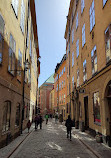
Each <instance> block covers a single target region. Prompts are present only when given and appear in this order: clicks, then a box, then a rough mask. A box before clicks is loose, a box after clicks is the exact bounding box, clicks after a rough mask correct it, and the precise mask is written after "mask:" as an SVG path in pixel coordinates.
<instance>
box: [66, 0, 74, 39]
mask: <svg viewBox="0 0 111 158" xmlns="http://www.w3.org/2000/svg"><path fill="white" fill-rule="evenodd" d="M74 1H75V0H70V5H69V11H68V16H67V22H66V28H65V34H64V38H65V39H66V38H67V37H66V36H67V29H68V19H69V16H70V14H71V11H72V7H73V3H74Z"/></svg>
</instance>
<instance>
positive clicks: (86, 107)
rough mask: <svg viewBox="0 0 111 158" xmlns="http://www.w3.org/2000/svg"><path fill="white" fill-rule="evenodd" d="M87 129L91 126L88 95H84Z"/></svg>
mask: <svg viewBox="0 0 111 158" xmlns="http://www.w3.org/2000/svg"><path fill="white" fill-rule="evenodd" d="M84 110H85V111H84V112H85V129H88V128H89V110H88V96H86V97H84Z"/></svg>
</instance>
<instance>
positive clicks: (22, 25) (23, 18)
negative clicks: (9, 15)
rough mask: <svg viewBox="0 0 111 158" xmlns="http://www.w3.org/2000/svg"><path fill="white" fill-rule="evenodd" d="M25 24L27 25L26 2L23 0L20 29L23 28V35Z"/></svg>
mask: <svg viewBox="0 0 111 158" xmlns="http://www.w3.org/2000/svg"><path fill="white" fill-rule="evenodd" d="M24 23H25V4H24V0H22V3H21V21H20V27H21V30H22V32H23V33H24Z"/></svg>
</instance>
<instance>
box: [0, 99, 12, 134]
mask: <svg viewBox="0 0 111 158" xmlns="http://www.w3.org/2000/svg"><path fill="white" fill-rule="evenodd" d="M10 116H11V102H10V101H6V102H5V103H4V107H3V121H2V132H6V131H8V130H9V128H10Z"/></svg>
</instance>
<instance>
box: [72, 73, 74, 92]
mask: <svg viewBox="0 0 111 158" xmlns="http://www.w3.org/2000/svg"><path fill="white" fill-rule="evenodd" d="M73 88H74V76H73V77H72V90H73Z"/></svg>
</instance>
